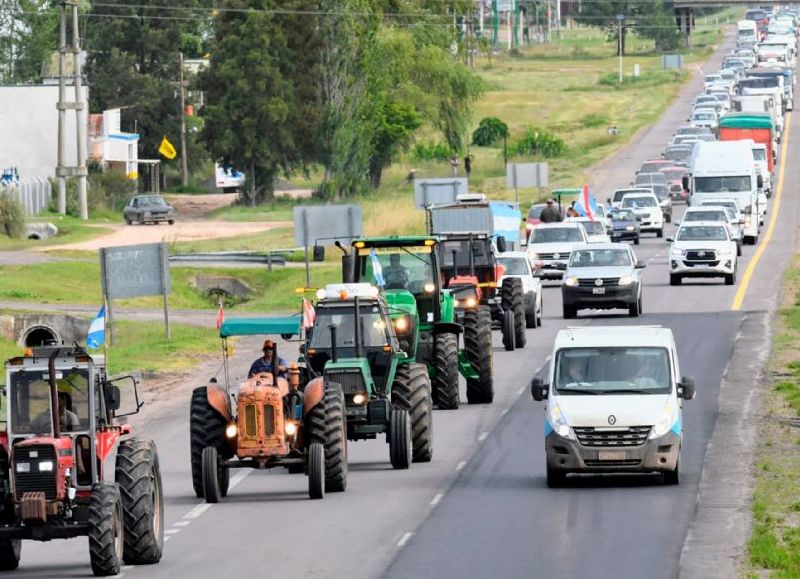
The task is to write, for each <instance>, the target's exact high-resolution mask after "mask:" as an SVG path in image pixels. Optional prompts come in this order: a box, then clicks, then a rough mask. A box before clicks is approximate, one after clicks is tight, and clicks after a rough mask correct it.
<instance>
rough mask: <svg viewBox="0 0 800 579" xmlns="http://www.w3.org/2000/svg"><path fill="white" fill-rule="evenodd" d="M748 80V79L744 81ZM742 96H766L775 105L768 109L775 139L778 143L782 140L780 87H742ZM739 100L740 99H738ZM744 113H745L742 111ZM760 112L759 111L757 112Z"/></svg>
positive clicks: (781, 94)
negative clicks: (773, 126)
mask: <svg viewBox="0 0 800 579" xmlns="http://www.w3.org/2000/svg"><path fill="white" fill-rule="evenodd" d="M745 80H750V79H745ZM742 96H744V97H747V96H762V97H763V96H766V97H770V98H771V99H772V100H773V102H774V103H775V104H774V106H771V107H770V109H771V110H770V112H771V113H772V123H773V124H774V125H775V138H776V140H777V141H778V142H780V141H781V140H782V139H783V110H784V109H783V102H784V100H783V99H784V93H783V89H782V88H781V87H780V86H773V87H744V88H743V89H742ZM740 98H741V97H740ZM743 112H745V111H743ZM759 112H761V111H759Z"/></svg>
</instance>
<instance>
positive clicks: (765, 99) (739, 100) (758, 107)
mask: <svg viewBox="0 0 800 579" xmlns="http://www.w3.org/2000/svg"><path fill="white" fill-rule="evenodd" d="M731 107H732V109H733V112H737V113H769V115H770V116H771V117H772V126H773V127H777V126H778V119H780V120H781V123H783V115H782V114H781V112H780V105H776V102H775V97H773V96H771V95H764V94H752V95H742V96H737V97H735V98H734V99H733V101H731ZM772 155H773V157H775V158H777V157H778V131H777V129H776V130H775V132H774V136H773V139H772Z"/></svg>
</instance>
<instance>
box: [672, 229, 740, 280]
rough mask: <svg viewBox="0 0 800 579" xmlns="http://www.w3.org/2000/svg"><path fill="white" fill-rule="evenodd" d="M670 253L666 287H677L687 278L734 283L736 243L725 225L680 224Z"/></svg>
mask: <svg viewBox="0 0 800 579" xmlns="http://www.w3.org/2000/svg"><path fill="white" fill-rule="evenodd" d="M667 241H670V242H672V246H671V247H670V250H669V264H670V268H669V284H670V285H680V284H681V282H682V281H683V279H684V278H686V277H722V278H725V285H733V284H735V283H736V265H737V263H736V242H735V241H734V240H733V238H732V237H731V232H730V230H729V229H728V226H727V224H725V223H721V222H719V221H696V222H690V223H683V224H681V226H680V227H679V228H678V232H677V233H676V234H675V238H674V239H673V238H671V237H670V238H667Z"/></svg>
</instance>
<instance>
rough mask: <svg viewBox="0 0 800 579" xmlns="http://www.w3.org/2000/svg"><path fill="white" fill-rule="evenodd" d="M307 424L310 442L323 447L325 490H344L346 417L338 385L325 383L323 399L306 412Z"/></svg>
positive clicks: (345, 480)
mask: <svg viewBox="0 0 800 579" xmlns="http://www.w3.org/2000/svg"><path fill="white" fill-rule="evenodd" d="M308 425H309V431H310V441H311V442H312V443H314V442H318V443H320V444H321V445H322V447H323V449H324V450H325V490H327V491H328V492H332V493H338V492H342V491H344V490H345V489H346V488H347V418H346V416H345V403H344V394H343V393H342V387H341V386H340V385H339V384H335V383H332V382H329V383H327V384H325V391H324V394H323V396H322V400H320V401H319V403H318V404H317V405H316V406H314V408H312V409H311V411H310V413H309V417H308ZM309 472H310V471H309Z"/></svg>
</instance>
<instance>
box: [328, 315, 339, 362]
mask: <svg viewBox="0 0 800 579" xmlns="http://www.w3.org/2000/svg"><path fill="white" fill-rule="evenodd" d="M330 330H331V362H333V363H336V362H338V361H339V352H338V350H337V348H336V326H334V325H333V324H331V325H330Z"/></svg>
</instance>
